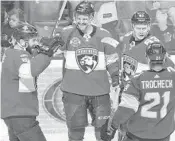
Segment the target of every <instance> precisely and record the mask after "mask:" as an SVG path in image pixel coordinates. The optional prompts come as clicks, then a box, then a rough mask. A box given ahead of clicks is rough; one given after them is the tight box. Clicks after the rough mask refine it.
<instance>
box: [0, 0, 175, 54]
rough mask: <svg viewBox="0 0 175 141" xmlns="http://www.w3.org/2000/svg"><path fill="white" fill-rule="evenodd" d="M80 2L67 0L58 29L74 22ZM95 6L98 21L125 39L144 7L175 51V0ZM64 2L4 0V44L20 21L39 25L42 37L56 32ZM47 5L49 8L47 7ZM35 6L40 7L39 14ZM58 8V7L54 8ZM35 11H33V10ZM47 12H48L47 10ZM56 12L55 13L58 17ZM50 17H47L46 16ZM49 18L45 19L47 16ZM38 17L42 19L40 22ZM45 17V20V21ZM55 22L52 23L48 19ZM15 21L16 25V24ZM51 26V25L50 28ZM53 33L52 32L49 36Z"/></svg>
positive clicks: (99, 3) (154, 30)
mask: <svg viewBox="0 0 175 141" xmlns="http://www.w3.org/2000/svg"><path fill="white" fill-rule="evenodd" d="M80 1H81V0H79V1H67V3H66V6H65V8H64V11H63V14H62V18H61V20H60V21H59V25H58V26H56V30H57V31H58V32H59V30H62V28H63V27H65V26H68V25H70V24H72V23H73V21H74V20H73V13H74V12H73V11H74V9H75V7H76V5H77V4H78V3H79V2H80ZM91 2H92V4H93V5H94V8H95V18H94V24H96V25H97V26H100V27H103V28H105V29H107V30H108V31H109V32H110V33H111V34H112V36H113V37H114V38H115V39H116V40H118V41H121V40H122V37H123V35H125V34H126V33H127V32H129V31H131V28H132V27H131V21H130V19H131V16H132V15H133V13H134V12H135V11H139V10H144V11H146V12H147V13H148V14H149V15H150V17H151V19H152V29H151V33H152V34H153V35H155V36H157V37H158V38H159V39H160V40H161V41H162V42H163V43H164V44H165V45H166V47H167V49H168V51H169V53H170V54H175V47H174V44H175V2H174V1H112V0H111V1H91ZM63 3H64V1H57V5H56V4H54V3H53V2H52V1H51V2H48V1H44V2H41V1H28V2H27V1H26V2H24V1H18V2H15V1H2V2H1V7H2V8H1V35H2V36H1V45H2V47H7V46H9V45H10V37H11V34H12V32H13V28H14V27H15V26H17V25H18V24H19V23H20V22H24V21H26V22H28V23H30V24H32V25H35V26H36V27H37V29H38V32H39V34H40V35H41V36H43V35H44V36H47V35H48V34H51V33H52V30H53V27H54V26H55V25H54V24H55V21H56V20H57V18H58V15H59V14H58V13H59V12H60V9H61V8H62V5H63ZM31 7H32V8H31ZM44 8H47V9H44ZM32 9H36V10H38V9H39V12H38V11H37V12H38V13H39V14H38V15H37V12H36V11H32ZM54 9H55V10H54ZM31 11H32V12H31ZM43 11H44V12H43ZM54 15H55V16H54ZM46 16H47V17H46ZM44 18H45V19H44ZM37 19H40V21H39V22H38V21H37ZM41 20H42V22H41ZM50 21H51V22H53V23H52V24H51V25H48V22H49V23H50ZM13 24H14V25H13ZM50 27H51V28H50ZM49 36H50V35H49Z"/></svg>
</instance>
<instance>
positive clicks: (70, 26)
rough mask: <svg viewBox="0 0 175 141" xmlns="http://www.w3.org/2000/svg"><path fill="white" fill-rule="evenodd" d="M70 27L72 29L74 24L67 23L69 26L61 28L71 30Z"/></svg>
mask: <svg viewBox="0 0 175 141" xmlns="http://www.w3.org/2000/svg"><path fill="white" fill-rule="evenodd" d="M71 29H74V26H73V25H69V26H66V27H64V28H63V31H65V30H71Z"/></svg>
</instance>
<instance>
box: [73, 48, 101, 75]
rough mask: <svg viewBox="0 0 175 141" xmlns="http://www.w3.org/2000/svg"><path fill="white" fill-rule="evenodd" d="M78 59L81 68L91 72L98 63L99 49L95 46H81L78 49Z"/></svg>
mask: <svg viewBox="0 0 175 141" xmlns="http://www.w3.org/2000/svg"><path fill="white" fill-rule="evenodd" d="M75 55H76V60H77V64H78V66H79V68H80V69H81V70H82V71H83V72H85V73H87V74H89V73H91V72H92V71H93V70H94V69H95V67H96V66H97V64H98V50H96V49H93V48H81V49H78V50H76V53H75Z"/></svg>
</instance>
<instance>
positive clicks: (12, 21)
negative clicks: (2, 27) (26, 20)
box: [9, 15, 19, 28]
mask: <svg viewBox="0 0 175 141" xmlns="http://www.w3.org/2000/svg"><path fill="white" fill-rule="evenodd" d="M9 25H10V27H11V28H14V27H16V26H18V25H19V18H18V17H17V15H12V16H10V18H9Z"/></svg>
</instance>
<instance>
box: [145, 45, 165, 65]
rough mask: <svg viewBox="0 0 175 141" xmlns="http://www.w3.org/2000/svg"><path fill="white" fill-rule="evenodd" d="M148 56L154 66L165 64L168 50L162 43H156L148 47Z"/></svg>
mask: <svg viewBox="0 0 175 141" xmlns="http://www.w3.org/2000/svg"><path fill="white" fill-rule="evenodd" d="M146 56H147V57H148V58H149V60H150V62H151V63H152V64H163V63H164V61H165V57H166V49H165V48H164V46H163V45H162V44H161V43H160V42H154V43H152V44H150V45H149V46H148V47H147V49H146Z"/></svg>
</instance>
